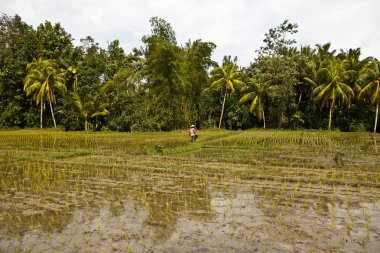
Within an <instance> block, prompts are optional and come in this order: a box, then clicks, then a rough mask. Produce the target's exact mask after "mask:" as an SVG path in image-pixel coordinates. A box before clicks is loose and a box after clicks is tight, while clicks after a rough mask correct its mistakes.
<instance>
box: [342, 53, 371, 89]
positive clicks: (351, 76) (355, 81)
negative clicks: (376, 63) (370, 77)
mask: <svg viewBox="0 0 380 253" xmlns="http://www.w3.org/2000/svg"><path fill="white" fill-rule="evenodd" d="M360 55H361V52H360V48H356V49H352V48H350V49H349V50H348V51H346V52H345V51H343V50H341V52H340V54H339V55H338V56H337V58H338V59H340V60H342V64H343V67H344V70H345V71H344V76H345V80H346V82H347V84H348V85H350V87H351V88H352V89H353V90H354V91H355V94H358V93H359V92H360V91H361V86H360V82H359V81H360V72H361V71H362V70H363V69H364V68H366V67H367V66H368V64H369V62H370V59H371V58H370V57H367V58H365V59H363V60H360Z"/></svg>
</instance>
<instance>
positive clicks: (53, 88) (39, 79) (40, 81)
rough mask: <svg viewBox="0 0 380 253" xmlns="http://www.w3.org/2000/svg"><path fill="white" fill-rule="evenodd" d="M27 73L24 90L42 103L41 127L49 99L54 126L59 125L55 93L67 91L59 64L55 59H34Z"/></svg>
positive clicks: (28, 66)
mask: <svg viewBox="0 0 380 253" xmlns="http://www.w3.org/2000/svg"><path fill="white" fill-rule="evenodd" d="M27 72H28V73H27V75H26V77H25V79H24V90H25V92H26V95H27V96H29V95H32V96H33V100H35V101H36V103H37V105H38V104H40V105H41V114H40V127H41V128H42V119H43V118H42V115H43V110H44V106H45V102H46V100H48V101H49V105H50V111H51V115H52V117H53V122H54V127H57V125H56V122H55V118H54V112H53V106H52V104H55V101H56V97H55V93H56V92H58V93H61V94H62V95H63V94H65V93H66V90H67V89H66V86H65V83H64V79H63V76H62V73H61V72H60V69H59V68H58V65H57V64H56V62H55V61H54V60H42V59H41V58H38V59H37V60H36V59H33V61H32V62H31V63H29V64H28V65H27Z"/></svg>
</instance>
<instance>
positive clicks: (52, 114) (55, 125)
mask: <svg viewBox="0 0 380 253" xmlns="http://www.w3.org/2000/svg"><path fill="white" fill-rule="evenodd" d="M49 105H50V112H51V116H52V117H53V122H54V128H57V124H56V123H55V118H54V112H53V106H52V104H51V95H50V96H49Z"/></svg>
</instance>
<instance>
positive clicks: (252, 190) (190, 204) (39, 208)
mask: <svg viewBox="0 0 380 253" xmlns="http://www.w3.org/2000/svg"><path fill="white" fill-rule="evenodd" d="M35 166H37V169H36V170H37V171H38V173H33V174H32V173H30V171H31V169H30V168H29V169H28V168H27V167H28V166H20V167H18V168H17V169H15V168H14V167H13V168H12V169H9V168H8V167H7V168H4V169H3V170H2V172H1V173H2V175H1V180H2V188H0V189H1V195H0V224H1V226H0V252H15V251H21V252H30V251H32V252H189V251H190V252H378V249H379V248H380V198H379V197H380V194H379V190H378V189H371V188H349V187H334V186H328V185H312V184H301V183H287V182H274V181H266V182H262V181H241V180H232V179H226V178H222V177H209V176H208V177H206V176H199V175H181V174H180V175H178V174H167V173H158V172H153V171H140V172H137V171H133V170H128V169H116V168H95V167H94V168H85V167H54V166H53V167H52V168H50V167H49V166H50V165H46V166H45V165H43V166H41V165H40V164H39V165H35ZM40 166H41V167H40ZM29 167H30V166H29ZM32 167H33V166H32ZM36 174H37V175H38V176H35V175H36Z"/></svg>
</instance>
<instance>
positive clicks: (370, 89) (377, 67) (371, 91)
mask: <svg viewBox="0 0 380 253" xmlns="http://www.w3.org/2000/svg"><path fill="white" fill-rule="evenodd" d="M361 73H362V76H363V79H364V83H365V86H364V88H363V89H362V90H361V91H360V93H359V96H358V97H359V98H360V97H362V96H364V95H367V96H369V97H370V99H371V104H372V105H373V106H374V107H375V124H374V127H373V132H374V133H376V129H377V120H378V115H379V104H380V61H378V60H375V61H374V62H373V64H371V67H369V68H365V69H363V71H362V72H361Z"/></svg>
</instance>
